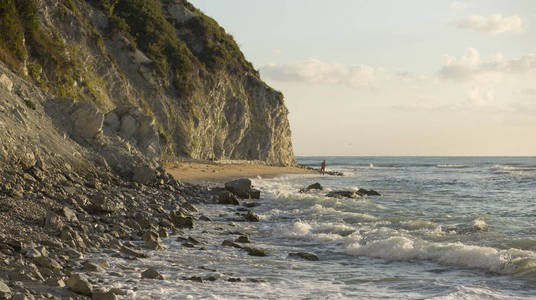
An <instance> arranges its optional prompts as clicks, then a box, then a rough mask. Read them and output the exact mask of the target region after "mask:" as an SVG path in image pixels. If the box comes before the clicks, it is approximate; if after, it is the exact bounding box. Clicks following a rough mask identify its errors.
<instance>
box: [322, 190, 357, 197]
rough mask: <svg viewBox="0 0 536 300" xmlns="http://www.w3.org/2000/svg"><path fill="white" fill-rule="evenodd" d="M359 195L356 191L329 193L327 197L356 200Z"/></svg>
mask: <svg viewBox="0 0 536 300" xmlns="http://www.w3.org/2000/svg"><path fill="white" fill-rule="evenodd" d="M356 196H357V193H356V192H354V191H331V192H329V193H327V195H326V197H332V198H355V197H356Z"/></svg>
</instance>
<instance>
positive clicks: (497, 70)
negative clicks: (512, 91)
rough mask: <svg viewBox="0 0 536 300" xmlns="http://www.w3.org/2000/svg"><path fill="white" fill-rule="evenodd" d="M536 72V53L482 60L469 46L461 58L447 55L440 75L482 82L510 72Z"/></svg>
mask: <svg viewBox="0 0 536 300" xmlns="http://www.w3.org/2000/svg"><path fill="white" fill-rule="evenodd" d="M533 73H536V54H534V53H531V54H526V55H524V56H522V57H520V58H518V59H511V60H505V59H504V58H503V56H502V55H501V54H497V55H495V57H493V58H491V59H489V60H482V58H481V56H480V53H479V52H478V51H477V50H476V49H474V48H469V49H467V51H466V54H465V55H464V56H462V57H460V58H455V57H453V56H449V55H446V56H445V66H443V67H442V68H441V70H440V71H439V76H440V77H441V78H443V79H449V80H459V81H466V80H476V81H480V82H498V81H501V79H502V78H503V77H504V76H505V75H508V74H518V75H524V74H533Z"/></svg>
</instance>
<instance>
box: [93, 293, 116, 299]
mask: <svg viewBox="0 0 536 300" xmlns="http://www.w3.org/2000/svg"><path fill="white" fill-rule="evenodd" d="M117 299H118V298H117V296H116V295H115V294H114V293H113V292H112V291H95V292H93V293H92V294H91V300H117Z"/></svg>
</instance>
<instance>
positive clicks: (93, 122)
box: [71, 102, 104, 139]
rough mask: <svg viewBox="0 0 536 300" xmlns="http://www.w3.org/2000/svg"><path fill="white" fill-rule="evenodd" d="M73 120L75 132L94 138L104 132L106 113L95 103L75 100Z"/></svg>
mask: <svg viewBox="0 0 536 300" xmlns="http://www.w3.org/2000/svg"><path fill="white" fill-rule="evenodd" d="M71 120H72V122H73V131H74V133H75V134H77V135H78V136H80V137H82V138H85V139H92V138H94V137H95V136H97V135H98V134H99V133H101V132H102V124H103V122H104V115H103V114H102V113H101V112H99V111H98V110H97V107H96V106H95V105H94V104H93V103H89V102H75V103H74V105H73V111H72V113H71Z"/></svg>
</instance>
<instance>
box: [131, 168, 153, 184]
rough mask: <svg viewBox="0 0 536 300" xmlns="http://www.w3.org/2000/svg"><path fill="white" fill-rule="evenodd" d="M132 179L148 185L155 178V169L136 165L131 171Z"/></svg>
mask: <svg viewBox="0 0 536 300" xmlns="http://www.w3.org/2000/svg"><path fill="white" fill-rule="evenodd" d="M132 180H133V181H134V182H137V183H140V184H145V185H149V184H151V183H154V182H155V180H156V170H155V169H153V168H150V167H146V166H143V167H136V168H134V170H133V173H132Z"/></svg>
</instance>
